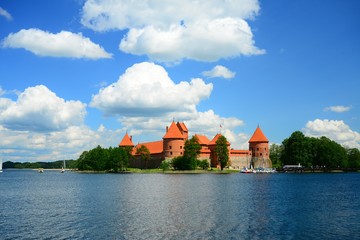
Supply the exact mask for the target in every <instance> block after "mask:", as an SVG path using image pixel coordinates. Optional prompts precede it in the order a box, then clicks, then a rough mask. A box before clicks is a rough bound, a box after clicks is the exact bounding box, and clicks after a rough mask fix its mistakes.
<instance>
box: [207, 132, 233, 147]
mask: <svg viewBox="0 0 360 240" xmlns="http://www.w3.org/2000/svg"><path fill="white" fill-rule="evenodd" d="M220 136H222V135H221V134H220V133H218V134H216V136H215V137H214V138H213V139H212V140H211V141H210V142H209V143H208V145H216V141H217V140H218V139H219V137H220ZM227 145H230V143H229V142H227Z"/></svg>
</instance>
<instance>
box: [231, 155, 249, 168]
mask: <svg viewBox="0 0 360 240" xmlns="http://www.w3.org/2000/svg"><path fill="white" fill-rule="evenodd" d="M250 160H251V158H250V157H249V156H231V157H230V158H229V162H230V163H229V166H230V167H231V168H232V169H242V168H244V167H247V168H249V167H250Z"/></svg>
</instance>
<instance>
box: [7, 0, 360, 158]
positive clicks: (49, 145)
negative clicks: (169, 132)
mask: <svg viewBox="0 0 360 240" xmlns="http://www.w3.org/2000/svg"><path fill="white" fill-rule="evenodd" d="M359 12H360V2H359V1H358V0H346V1H343V0H327V1H324V0H293V1H287V0H272V1H261V0H259V1H257V0H213V1H208V0H198V1H190V0H183V1H170V0H161V1H159V0H138V1H126V0H118V1H115V0H62V1H42V0H33V1H24V0H0V158H2V159H3V161H14V162H26V161H29V162H35V161H55V160H60V159H77V158H78V157H79V155H80V154H81V153H82V152H83V151H85V150H90V149H92V148H94V147H96V146H98V145H100V146H102V147H110V146H111V147H116V146H117V145H118V144H119V142H120V141H121V139H122V138H123V136H124V134H125V133H126V132H127V133H128V134H129V135H132V136H133V141H134V143H135V144H137V143H141V142H146V141H157V140H161V139H162V137H163V136H164V134H165V128H166V126H169V125H170V124H171V122H172V121H180V122H184V123H185V124H186V125H187V127H188V129H189V133H190V136H191V135H193V134H195V133H197V134H204V135H206V136H207V137H208V138H209V139H212V138H213V137H214V136H215V135H216V134H217V133H222V134H223V135H225V136H226V137H227V139H228V140H229V142H231V147H232V148H235V149H248V141H249V139H250V137H251V135H252V133H253V132H254V131H255V129H256V127H257V126H260V128H261V129H262V130H263V132H264V133H265V135H266V136H267V138H268V139H269V141H270V144H272V143H275V144H281V142H282V141H283V140H284V139H286V138H288V137H289V136H290V135H291V134H292V133H293V132H294V131H302V132H303V133H304V134H305V135H306V136H314V137H320V136H326V137H328V138H330V139H332V140H334V141H336V142H338V143H340V144H341V145H343V146H346V147H350V148H360V119H359V117H360V106H359V103H360V96H359V94H360V92H359V91H360V15H359V14H358V13H359Z"/></svg>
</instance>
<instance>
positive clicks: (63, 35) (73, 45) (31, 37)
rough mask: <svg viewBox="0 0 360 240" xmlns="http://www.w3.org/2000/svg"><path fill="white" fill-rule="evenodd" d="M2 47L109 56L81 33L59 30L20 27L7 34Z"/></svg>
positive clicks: (62, 54)
mask: <svg viewBox="0 0 360 240" xmlns="http://www.w3.org/2000/svg"><path fill="white" fill-rule="evenodd" d="M2 46H3V47H8V48H24V49H26V50H28V51H30V52H32V53H34V54H36V55H39V56H50V57H71V58H87V59H92V60H96V59H100V58H111V54H109V53H107V52H106V51H105V50H104V49H103V48H102V47H101V46H100V45H98V44H95V43H93V42H92V41H91V40H90V39H89V38H86V37H84V36H83V35H82V34H81V33H78V34H75V33H72V32H68V31H61V32H59V33H57V34H53V33H49V32H45V31H42V30H40V29H35V28H31V29H27V30H26V29H22V30H20V31H19V32H17V33H11V34H9V35H8V36H7V37H6V38H5V39H4V40H3V42H2Z"/></svg>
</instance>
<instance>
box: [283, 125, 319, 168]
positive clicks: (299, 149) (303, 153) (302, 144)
mask: <svg viewBox="0 0 360 240" xmlns="http://www.w3.org/2000/svg"><path fill="white" fill-rule="evenodd" d="M311 144H312V143H311V140H310V138H307V137H305V135H304V134H303V133H302V132H300V131H295V132H293V133H292V134H291V136H290V137H289V138H287V139H285V140H284V141H283V142H282V145H283V151H282V152H281V154H280V161H281V163H283V164H299V163H300V164H301V165H304V166H311V165H312V158H313V157H312V155H313V151H312V148H311Z"/></svg>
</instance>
